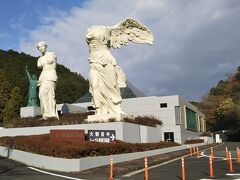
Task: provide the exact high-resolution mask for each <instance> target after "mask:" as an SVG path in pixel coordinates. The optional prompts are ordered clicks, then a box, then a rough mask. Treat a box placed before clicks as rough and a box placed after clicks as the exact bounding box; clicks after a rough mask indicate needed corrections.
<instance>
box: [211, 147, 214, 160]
mask: <svg viewBox="0 0 240 180" xmlns="http://www.w3.org/2000/svg"><path fill="white" fill-rule="evenodd" d="M211 156H212V159H214V154H213V148H212V147H211Z"/></svg>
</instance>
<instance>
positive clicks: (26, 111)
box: [20, 106, 41, 118]
mask: <svg viewBox="0 0 240 180" xmlns="http://www.w3.org/2000/svg"><path fill="white" fill-rule="evenodd" d="M38 115H41V109H40V107H38V106H29V107H22V108H21V109H20V116H21V118H25V117H35V116H38Z"/></svg>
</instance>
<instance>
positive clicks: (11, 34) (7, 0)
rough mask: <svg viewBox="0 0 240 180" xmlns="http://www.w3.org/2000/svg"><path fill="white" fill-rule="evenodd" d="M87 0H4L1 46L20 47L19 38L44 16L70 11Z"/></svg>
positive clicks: (35, 26) (0, 35)
mask: <svg viewBox="0 0 240 180" xmlns="http://www.w3.org/2000/svg"><path fill="white" fill-rule="evenodd" d="M84 2H85V0H2V1H1V6H0V17H1V23H0V40H1V41H0V48H1V49H5V50H7V49H14V50H17V49H18V48H19V38H23V37H25V36H27V35H28V33H29V32H30V31H31V30H33V29H35V28H37V26H39V25H40V24H44V23H45V24H46V22H43V19H42V18H43V17H45V16H51V13H56V11H61V12H65V13H68V12H69V11H70V10H71V9H72V8H73V7H75V6H77V7H82V5H83V4H84ZM51 10H52V11H51Z"/></svg>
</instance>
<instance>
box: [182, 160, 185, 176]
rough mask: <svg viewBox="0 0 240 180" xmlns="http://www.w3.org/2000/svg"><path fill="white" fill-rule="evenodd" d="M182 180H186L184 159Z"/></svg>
mask: <svg viewBox="0 0 240 180" xmlns="http://www.w3.org/2000/svg"><path fill="white" fill-rule="evenodd" d="M182 180H185V165H184V158H182Z"/></svg>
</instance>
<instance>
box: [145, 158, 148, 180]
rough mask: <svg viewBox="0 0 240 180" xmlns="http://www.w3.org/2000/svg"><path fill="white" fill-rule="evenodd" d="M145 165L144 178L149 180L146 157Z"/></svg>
mask: <svg viewBox="0 0 240 180" xmlns="http://www.w3.org/2000/svg"><path fill="white" fill-rule="evenodd" d="M144 165H145V173H144V180H148V160H147V158H145V159H144Z"/></svg>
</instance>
